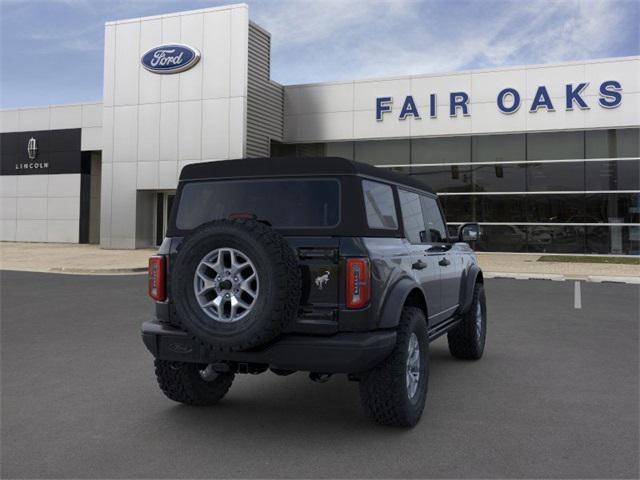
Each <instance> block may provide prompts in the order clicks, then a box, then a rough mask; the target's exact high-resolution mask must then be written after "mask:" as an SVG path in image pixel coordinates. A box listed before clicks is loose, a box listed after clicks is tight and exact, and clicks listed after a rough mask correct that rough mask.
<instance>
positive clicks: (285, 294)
mask: <svg viewBox="0 0 640 480" xmlns="http://www.w3.org/2000/svg"><path fill="white" fill-rule="evenodd" d="M217 248H234V249H237V250H239V251H241V252H243V253H244V254H246V255H247V256H248V257H249V258H250V259H251V261H252V262H253V263H254V265H255V267H256V270H257V274H258V278H259V282H260V283H259V293H258V296H257V299H256V300H255V301H256V303H255V305H254V306H253V308H252V310H251V312H249V314H248V315H247V316H246V317H244V318H241V319H240V320H238V321H235V322H219V321H216V320H214V319H213V318H211V317H209V316H208V315H207V314H206V313H205V312H204V311H203V310H202V308H201V307H200V305H199V304H198V301H197V299H196V295H195V292H194V275H195V271H196V268H197V266H198V264H199V263H200V261H201V260H202V259H203V258H204V257H205V256H206V255H207V254H208V253H210V252H212V251H213V250H215V249H217ZM171 277H172V278H171V292H170V293H171V297H172V298H173V299H174V302H175V307H176V311H177V313H178V318H179V319H180V323H181V326H182V327H183V328H184V329H185V330H186V331H187V332H189V333H190V334H191V335H192V336H193V338H195V339H196V340H198V341H199V342H200V343H202V344H204V345H205V346H207V347H209V348H211V349H213V350H216V351H240V350H246V349H249V348H251V347H255V346H259V345H262V344H264V343H267V342H269V341H270V340H272V339H273V338H275V337H276V336H277V335H279V334H280V333H281V332H282V329H283V328H284V327H285V325H287V324H288V323H289V322H290V321H291V320H292V319H293V318H294V317H295V315H296V313H297V309H298V305H299V302H300V293H301V281H300V271H299V269H298V263H297V258H296V255H295V253H294V251H293V249H292V248H291V247H290V246H289V244H288V243H287V241H286V240H285V239H284V238H283V237H282V236H281V235H280V234H279V233H278V232H276V231H275V230H273V229H272V228H270V227H269V226H267V225H265V224H263V223H260V222H257V221H254V220H216V221H213V222H210V223H207V224H204V225H202V226H201V227H199V228H197V229H196V230H194V231H193V232H192V233H191V234H190V235H188V236H187V237H186V238H185V240H184V242H183V243H182V244H181V245H180V249H179V251H178V255H177V257H176V261H175V262H174V264H173V265H172V267H171Z"/></svg>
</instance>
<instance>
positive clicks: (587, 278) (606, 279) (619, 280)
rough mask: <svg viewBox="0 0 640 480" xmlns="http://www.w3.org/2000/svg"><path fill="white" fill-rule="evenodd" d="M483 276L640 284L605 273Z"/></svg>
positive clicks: (498, 274)
mask: <svg viewBox="0 0 640 480" xmlns="http://www.w3.org/2000/svg"><path fill="white" fill-rule="evenodd" d="M484 277H485V278H510V279H515V280H551V281H554V282H565V281H572V280H575V281H583V282H592V283H603V282H612V283H626V284H634V285H640V278H639V277H631V276H629V277H609V276H605V275H587V276H579V275H576V276H573V275H571V276H567V275H560V274H555V273H550V274H547V273H510V272H485V273H484Z"/></svg>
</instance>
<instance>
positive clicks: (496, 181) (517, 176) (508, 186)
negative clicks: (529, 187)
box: [472, 164, 526, 192]
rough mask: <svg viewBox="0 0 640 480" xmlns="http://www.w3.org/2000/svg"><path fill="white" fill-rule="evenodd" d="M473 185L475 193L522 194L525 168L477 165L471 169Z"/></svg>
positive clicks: (522, 165) (524, 187)
mask: <svg viewBox="0 0 640 480" xmlns="http://www.w3.org/2000/svg"><path fill="white" fill-rule="evenodd" d="M472 177H473V185H474V191H476V192H524V191H525V190H526V166H525V164H519V165H500V164H494V165H477V166H474V167H473V175H472Z"/></svg>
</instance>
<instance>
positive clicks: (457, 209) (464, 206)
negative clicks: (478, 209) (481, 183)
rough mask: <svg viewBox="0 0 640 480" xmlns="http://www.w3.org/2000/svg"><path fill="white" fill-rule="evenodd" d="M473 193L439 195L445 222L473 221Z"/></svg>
mask: <svg viewBox="0 0 640 480" xmlns="http://www.w3.org/2000/svg"><path fill="white" fill-rule="evenodd" d="M476 198H477V197H474V196H473V195H443V196H441V197H440V202H441V204H442V209H443V210H444V215H445V218H446V220H447V222H454V223H457V222H473V221H475V218H476V217H475V201H474V199H476Z"/></svg>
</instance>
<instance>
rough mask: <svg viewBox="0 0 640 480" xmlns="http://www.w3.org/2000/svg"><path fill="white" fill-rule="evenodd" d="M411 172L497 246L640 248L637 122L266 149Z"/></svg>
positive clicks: (487, 246) (452, 215)
mask: <svg viewBox="0 0 640 480" xmlns="http://www.w3.org/2000/svg"><path fill="white" fill-rule="evenodd" d="M272 155H274V156H277V155H301V156H305V155H307V156H309V155H314V156H315V155H324V156H342V157H346V158H351V159H354V160H356V161H359V162H364V163H369V164H372V165H376V166H378V167H381V168H391V169H394V170H398V171H401V172H403V173H407V174H409V175H414V176H416V177H418V178H420V179H421V180H424V181H425V182H426V183H428V184H429V185H431V187H433V188H434V190H436V191H437V192H438V194H439V195H440V198H441V201H442V205H443V207H444V210H445V214H446V217H447V220H448V223H449V224H450V225H456V224H461V223H464V222H472V221H473V222H478V223H480V225H481V226H482V230H483V236H482V239H481V241H479V242H478V245H476V248H477V249H478V250H480V251H494V252H540V253H600V254H636V255H637V254H640V129H637V128H622V129H606V130H586V131H563V132H545V133H521V134H503V135H481V136H459V137H441V138H421V139H402V140H373V141H354V142H339V143H314V144H297V145H281V144H274V145H273V146H272Z"/></svg>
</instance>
